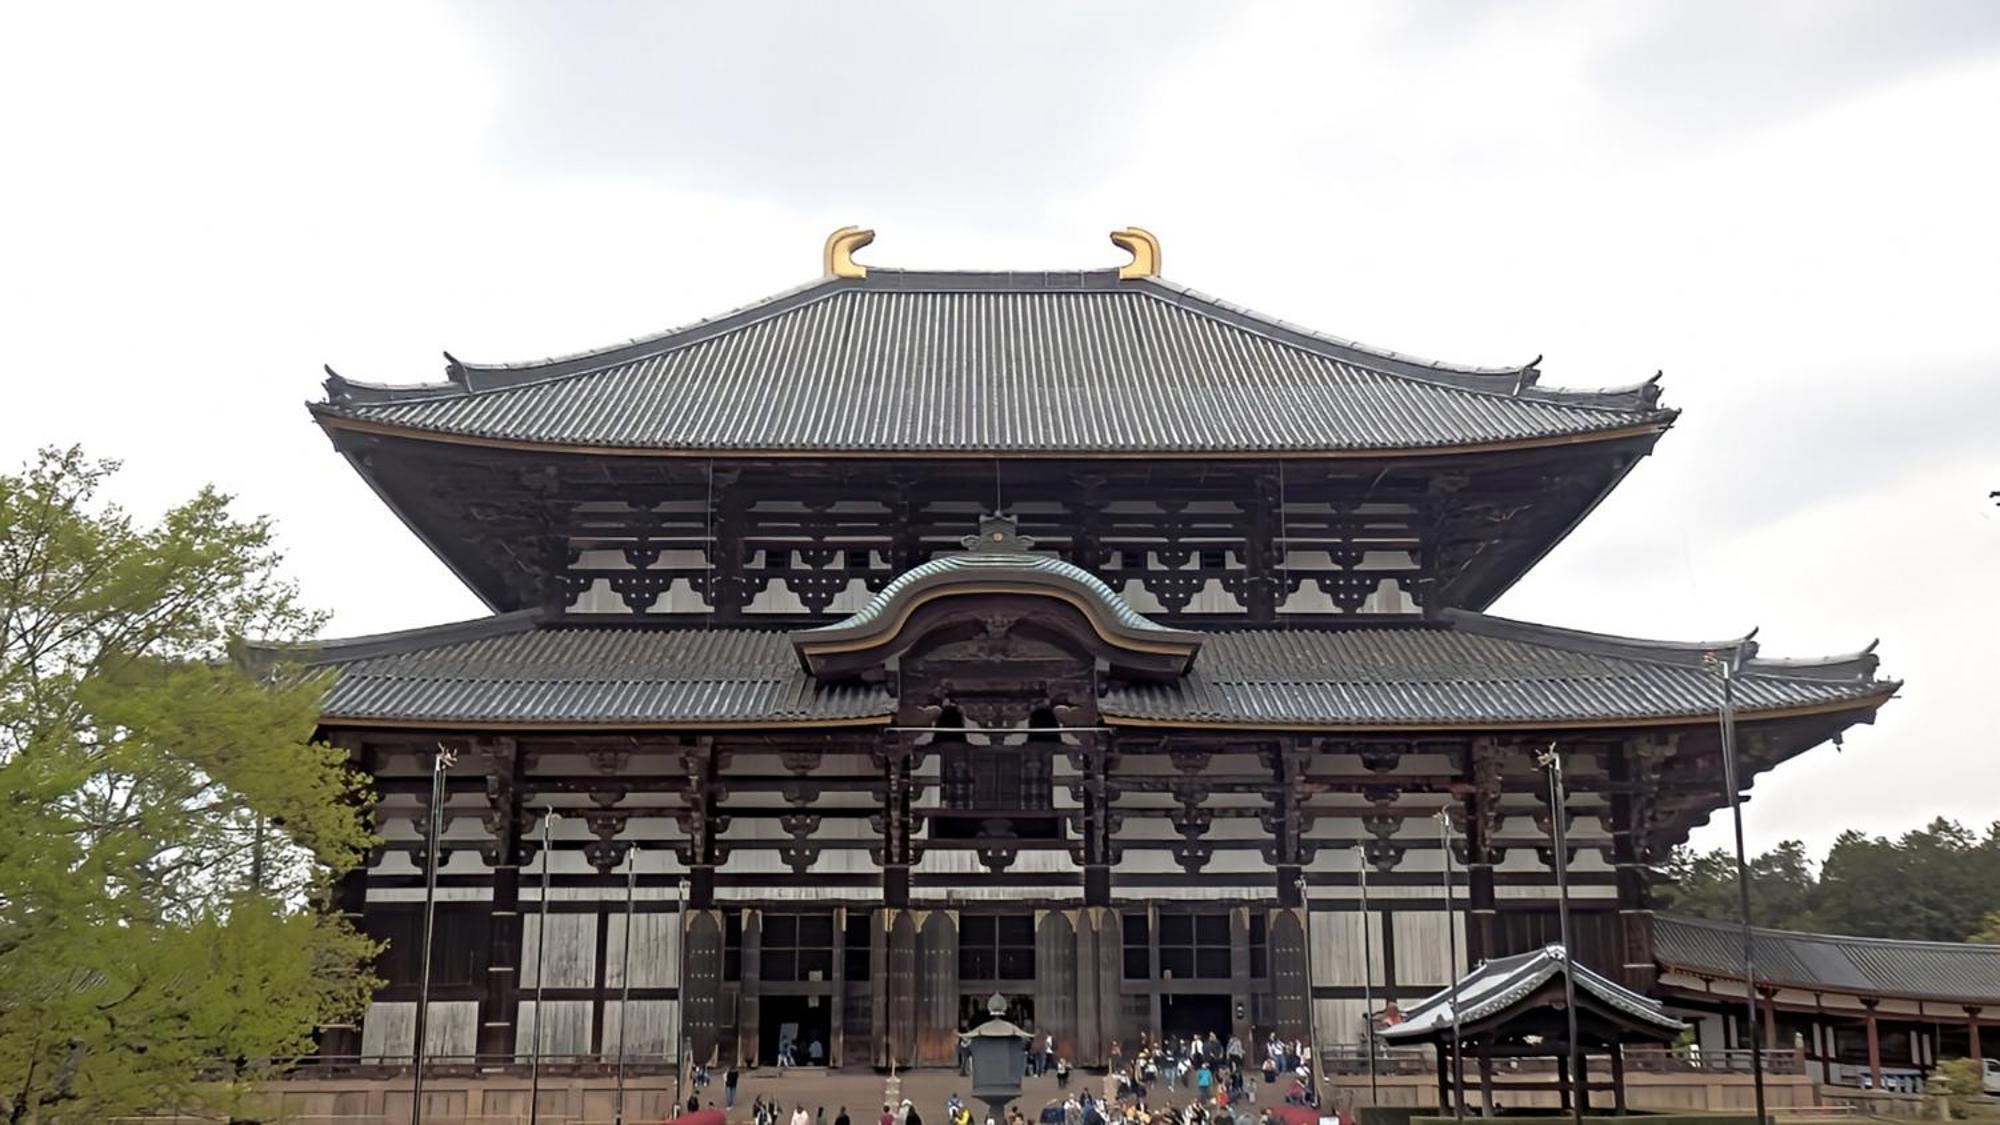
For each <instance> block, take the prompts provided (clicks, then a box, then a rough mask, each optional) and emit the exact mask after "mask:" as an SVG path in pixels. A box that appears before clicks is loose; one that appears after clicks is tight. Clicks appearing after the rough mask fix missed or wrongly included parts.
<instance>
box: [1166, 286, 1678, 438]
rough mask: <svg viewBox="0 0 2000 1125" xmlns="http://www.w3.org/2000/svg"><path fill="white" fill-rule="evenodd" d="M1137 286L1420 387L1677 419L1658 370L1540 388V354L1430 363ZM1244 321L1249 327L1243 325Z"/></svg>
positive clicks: (1193, 296) (1211, 300)
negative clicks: (1599, 384) (1492, 363)
mask: <svg viewBox="0 0 2000 1125" xmlns="http://www.w3.org/2000/svg"><path fill="white" fill-rule="evenodd" d="M1134 286H1135V288H1136V289H1137V290H1138V291H1140V292H1142V293H1145V294H1146V295H1148V296H1150V297H1151V298H1152V299H1154V300H1157V301H1162V302H1164V303H1166V304H1168V305H1171V306H1173V307H1175V308H1180V309H1188V310H1190V311H1192V312H1195V313H1196V315H1201V316H1208V317H1209V318H1210V319H1213V320H1216V321H1218V322H1220V323H1223V324H1227V325H1230V326H1231V327H1234V328H1237V329H1240V330H1242V331H1246V332H1252V333H1256V334H1258V335H1261V336H1264V337H1265V338H1266V339H1269V340H1271V341H1273V342H1274V343H1279V344H1285V345H1289V346H1291V347H1295V348H1300V349H1302V350H1304V351H1306V352H1308V353H1310V354H1313V355H1318V356H1322V357H1325V358H1328V359H1333V360H1336V361H1337V362H1342V363H1348V364H1351V365H1354V366H1358V367H1361V368H1363V369H1365V370H1368V371H1373V372H1375V373H1377V374H1381V375H1387V376H1390V377H1392V378H1399V379H1404V380H1407V381H1410V382H1416V383H1422V384H1425V385H1427V386H1434V387H1443V388H1446V389H1449V390H1458V391H1465V392H1467V393H1470V394H1478V395H1487V396H1490V397H1494V398H1500V399H1507V400H1509V401H1516V402H1519V401H1527V402H1539V403H1544V404H1547V405H1551V406H1565V407H1572V408H1574V409H1578V410H1597V411H1603V412H1605V413H1611V414H1632V413H1647V414H1669V415H1675V416H1678V415H1679V413H1680V412H1679V411H1678V410H1671V409H1665V408H1662V407H1660V406H1659V405H1658V401H1659V390H1658V385H1659V381H1660V378H1661V375H1660V373H1659V372H1655V373H1654V374H1653V375H1652V377H1650V378H1648V379H1644V380H1641V381H1639V382H1637V383H1632V384H1630V385H1628V386H1624V387H1604V388H1597V389H1586V388H1580V387H1579V388H1570V387H1541V386H1539V385H1538V381H1539V380H1540V378H1541V369H1540V367H1539V366H1538V365H1539V364H1540V363H1541V360H1542V357H1541V356H1536V357H1535V358H1534V359H1531V360H1529V361H1528V362H1527V363H1524V364H1520V365H1518V366H1513V367H1486V366H1472V365H1467V364H1456V363H1447V362H1445V361H1443V360H1436V359H1429V358H1426V357H1423V356H1417V355H1411V354H1409V353H1406V352H1398V351H1395V350H1393V349H1390V348H1382V347H1377V346H1374V345H1371V344H1364V343H1362V342H1360V341H1358V340H1350V339H1348V338H1346V337H1344V336H1336V335H1334V334H1333V333H1331V332H1323V331H1321V330H1319V329H1317V328H1308V327H1306V326H1305V325H1302V324H1294V323H1292V322H1291V321H1288V320H1285V319H1283V318H1281V317H1275V316H1271V315H1270V314H1268V313H1262V312H1258V311H1257V310H1256V309H1253V308H1250V307H1249V306H1247V305H1239V304H1236V303H1235V302H1233V301H1227V300H1224V299H1222V298H1220V297H1217V296H1214V295H1212V294H1209V293H1204V292H1202V291H1201V290H1198V289H1195V288H1193V287H1191V286H1186V285H1181V284H1179V283H1178V282H1172V281H1168V280H1166V279H1165V278H1161V277H1146V278H1138V279H1135V282H1134ZM1154 290H1165V291H1166V293H1167V294H1171V295H1172V298H1171V299H1170V298H1169V297H1168V296H1166V295H1163V294H1162V293H1159V292H1154ZM1246 321H1247V322H1248V323H1245V322H1246ZM1314 344H1321V345H1326V346H1329V347H1332V348H1334V349H1337V350H1340V351H1345V352H1353V353H1357V355H1328V354H1327V353H1326V352H1324V351H1321V350H1319V349H1317V348H1315V347H1313V346H1312V345H1314ZM1371 360H1372V361H1375V362H1378V363H1381V364H1384V365H1387V366H1383V367H1375V366H1370V362H1369V361H1371ZM1399 365H1400V366H1404V367H1409V368H1414V369H1415V370H1409V371H1404V370H1397V369H1396V367H1397V366H1399ZM1447 376H1459V377H1461V378H1463V379H1476V380H1481V381H1485V380H1494V381H1497V380H1502V379H1511V380H1512V381H1513V382H1512V386H1511V388H1509V389H1502V388H1499V387H1486V386H1477V385H1471V384H1468V383H1465V382H1458V381H1454V380H1452V379H1450V378H1446V377H1447ZM1529 392H1532V393H1529ZM1619 395H1631V396H1632V397H1633V399H1634V401H1633V402H1632V403H1631V404H1629V405H1621V404H1616V403H1608V402H1580V401H1575V399H1578V398H1611V397H1616V396H1619Z"/></svg>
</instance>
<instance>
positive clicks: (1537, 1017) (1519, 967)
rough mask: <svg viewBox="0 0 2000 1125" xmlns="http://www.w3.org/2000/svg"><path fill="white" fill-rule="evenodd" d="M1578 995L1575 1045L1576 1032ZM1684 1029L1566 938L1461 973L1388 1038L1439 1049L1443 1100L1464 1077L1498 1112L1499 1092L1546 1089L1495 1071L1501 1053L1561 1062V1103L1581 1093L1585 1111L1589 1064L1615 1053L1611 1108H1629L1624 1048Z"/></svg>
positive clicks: (1664, 1039)
mask: <svg viewBox="0 0 2000 1125" xmlns="http://www.w3.org/2000/svg"><path fill="white" fill-rule="evenodd" d="M1572 994H1573V995H1574V997H1575V1001H1576V1040H1575V1046H1574V1050H1572V1044H1571V1040H1570V1034H1569V1025H1570V1013H1569V1003H1570V996H1571V995H1572ZM1686 1026H1687V1025H1686V1024H1684V1023H1683V1022H1681V1021H1680V1020H1679V1019H1677V1018H1675V1017H1674V1016H1672V1015H1669V1014H1668V1013H1667V1011H1666V1010H1665V1008H1664V1007H1663V1006H1662V1005H1661V1004H1660V1002H1659V1001H1658V1000H1654V999H1652V998H1650V997H1647V996H1643V995H1640V994H1639V993H1637V992H1634V991H1632V990H1631V989H1629V988H1624V987H1622V986H1620V985H1618V984H1617V983H1615V982H1613V981H1611V980H1609V979H1607V978H1605V976H1604V975H1603V974H1601V973H1597V972H1594V971H1592V970H1591V969H1589V968H1588V967H1586V966H1584V965H1582V964H1580V963H1579V962H1577V961H1576V960H1574V959H1573V958H1571V957H1570V956H1569V953H1568V951H1567V950H1565V949H1564V948H1563V947H1562V946H1561V945H1560V944H1551V945H1545V946H1543V947H1542V948H1540V949H1534V950H1530V951H1528V952H1526V953H1517V954H1514V955H1513V956H1510V957H1498V958H1495V959H1493V960H1491V961H1486V962H1484V963H1482V964H1480V965H1479V966H1478V967H1476V968H1474V969H1473V970H1472V971H1471V972H1470V973H1468V974H1466V975H1465V977H1464V978H1463V979H1461V980H1459V981H1457V982H1455V983H1454V984H1452V985H1451V986H1448V987H1447V988H1445V989H1443V990H1441V991H1439V992H1438V993H1437V994H1435V995H1433V996H1429V997H1426V998H1425V999H1423V1000H1421V1001H1419V1002H1418V1003H1417V1005H1416V1006H1415V1007H1413V1008H1411V1009H1410V1011H1409V1015H1408V1016H1407V1017H1406V1018H1405V1019H1404V1020H1403V1021H1402V1022H1401V1023H1397V1024H1394V1025H1392V1026H1390V1027H1386V1028H1384V1029H1383V1030H1382V1033H1381V1034H1382V1039H1383V1040H1385V1041H1386V1042H1388V1043H1390V1044H1414V1043H1428V1044H1430V1045H1432V1046H1433V1047H1435V1048H1436V1050H1437V1057H1438V1068H1437V1072H1438V1097H1439V1102H1440V1104H1442V1105H1450V1104H1452V1099H1453V1097H1454V1089H1453V1085H1454V1082H1455V1081H1463V1082H1464V1086H1465V1092H1466V1096H1467V1101H1468V1102H1470V1100H1471V1097H1472V1095H1473V1094H1474V1093H1476V1094H1477V1095H1478V1098H1479V1106H1480V1109H1481V1111H1482V1113H1483V1114H1484V1115H1485V1116H1488V1117H1490V1116H1492V1115H1493V1113H1494V1109H1495V1106H1496V1105H1497V1104H1499V1103H1497V1102H1496V1100H1495V1095H1496V1093H1507V1092H1512V1091H1517V1090H1543V1089H1546V1088H1547V1086H1548V1083H1547V1082H1546V1081H1543V1080H1541V1079H1539V1078H1538V1079H1536V1080H1533V1081H1528V1082H1522V1081H1518V1080H1513V1079H1509V1078H1508V1077H1506V1076H1504V1075H1503V1076H1498V1077H1496V1075H1495V1073H1494V1066H1493V1064H1494V1061H1495V1060H1496V1059H1502V1060H1511V1059H1521V1058H1554V1059H1555V1060H1556V1075H1557V1078H1556V1084H1557V1087H1558V1089H1559V1090H1560V1093H1561V1099H1562V1101H1561V1104H1562V1107H1563V1108H1565V1109H1568V1108H1570V1106H1571V1104H1572V1100H1573V1099H1574V1100H1575V1101H1576V1102H1578V1103H1580V1105H1581V1107H1582V1108H1583V1109H1585V1110H1588V1109H1589V1108H1590V1104H1591V1089H1592V1087H1593V1085H1594V1084H1595V1079H1594V1078H1593V1077H1591V1076H1590V1075H1589V1070H1590V1066H1589V1061H1588V1060H1589V1059H1590V1058H1591V1057H1592V1056H1598V1057H1603V1058H1608V1059H1609V1060H1610V1068H1609V1069H1610V1078H1611V1083H1610V1092H1611V1095H1612V1106H1613V1108H1615V1109H1616V1110H1617V1111H1618V1112H1619V1113H1623V1112H1625V1110H1626V1098H1625V1046H1626V1044H1628V1043H1648V1044H1654V1045H1659V1044H1665V1043H1668V1042H1671V1041H1672V1040H1673V1039H1674V1037H1675V1036H1677V1035H1679V1034H1680V1032H1681V1030H1682V1029H1683V1028H1684V1027H1686ZM1468 1055H1470V1056H1471V1057H1472V1058H1473V1059H1474V1060H1475V1062H1476V1066H1477V1070H1478V1074H1477V1085H1476V1086H1475V1085H1474V1084H1473V1082H1472V1081H1471V1080H1469V1079H1467V1078H1466V1077H1465V1076H1464V1071H1465V1070H1469V1069H1471V1068H1470V1067H1466V1058H1467V1056H1468ZM1575 1059H1581V1060H1583V1072H1582V1073H1572V1061H1573V1060H1575ZM1461 1068H1463V1069H1461ZM1466 1108H1468V1109H1469V1108H1470V1106H1469V1105H1468V1106H1467V1107H1466Z"/></svg>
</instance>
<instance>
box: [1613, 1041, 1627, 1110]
mask: <svg viewBox="0 0 2000 1125" xmlns="http://www.w3.org/2000/svg"><path fill="white" fill-rule="evenodd" d="M1611 1110H1612V1112H1613V1113H1616V1114H1618V1115H1620V1116H1623V1115H1624V1113H1625V1044H1623V1043H1619V1042H1617V1041H1615V1040H1614V1041H1613V1042H1612V1044H1611Z"/></svg>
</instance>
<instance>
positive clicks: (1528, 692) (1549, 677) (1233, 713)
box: [1103, 610, 1893, 726]
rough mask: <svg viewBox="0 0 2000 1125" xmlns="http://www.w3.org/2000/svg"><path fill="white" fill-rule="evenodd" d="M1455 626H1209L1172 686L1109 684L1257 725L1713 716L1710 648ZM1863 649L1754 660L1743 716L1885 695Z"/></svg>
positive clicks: (1142, 703)
mask: <svg viewBox="0 0 2000 1125" xmlns="http://www.w3.org/2000/svg"><path fill="white" fill-rule="evenodd" d="M1443 618H1444V620H1445V622H1447V623H1449V624H1450V626H1451V627H1450V628H1393V629H1347V630H1327V629H1294V630H1288V631H1246V632H1228V633H1216V634H1214V635H1213V636H1210V637H1209V638H1208V640H1207V641H1206V642H1204V644H1203V646H1202V653H1201V656H1200V657H1199V658H1198V659H1197V660H1196V661H1195V666H1194V671H1193V672H1191V673H1190V674H1189V675H1187V676H1185V677H1183V678H1182V679H1181V680H1180V681H1178V682H1175V683H1161V684H1135V685H1129V686H1121V687H1118V688H1114V689H1113V690H1112V691H1111V693H1110V694H1109V695H1107V696H1106V697H1105V699H1104V701H1103V708H1104V711H1105V713H1107V714H1114V715H1117V716H1119V717H1121V718H1125V719H1129V720H1150V721H1155V722H1213V723H1240V724H1259V725H1278V726H1282V725H1286V724H1301V725H1333V724H1343V723H1344V724H1354V725H1386V726H1396V725H1408V726H1422V725H1425V724H1454V723H1476V722H1490V723H1524V724H1526V723H1539V722H1550V721H1561V722H1592V721H1603V722H1611V721H1618V720H1626V719H1640V720H1656V721H1657V720H1662V719H1672V718H1678V717H1686V718H1699V717H1703V716H1707V715H1713V714H1714V713H1715V711H1716V707H1717V704H1718V695H1719V691H1720V684H1719V678H1718V677H1717V675H1716V673H1715V672H1714V671H1712V670H1711V669H1709V668H1707V667H1704V666H1703V664H1702V660H1701V657H1702V654H1703V653H1704V652H1706V651H1712V650H1713V648H1714V647H1716V646H1701V645H1677V644H1668V643H1662V642H1656V641H1638V640H1631V639H1627V638H1621V637H1606V636H1601V635H1597V634H1590V633H1579V632H1575V631H1571V630H1565V629H1554V628H1549V627H1547V626H1540V625H1530V624H1527V623H1524V622H1516V621H1508V620H1505V619H1503V618H1496V617H1488V616H1486V615H1484V614H1477V613H1470V612H1465V611H1459V610H1448V611H1446V612H1445V613H1444V614H1443ZM1874 668H1875V660H1874V658H1873V657H1872V656H1869V655H1863V656H1858V657H1854V658H1848V659H1836V660H1831V661H1824V662H1817V663H1804V662H1800V663H1787V662H1779V661H1752V662H1750V664H1749V665H1748V666H1747V667H1746V669H1745V671H1744V674H1742V675H1741V676H1739V677H1738V678H1737V682H1736V705H1737V707H1738V708H1739V710H1741V711H1742V712H1744V713H1752V712H1757V711H1777V710H1787V709H1791V708H1797V707H1811V706H1814V705H1818V704H1837V703H1840V702H1842V701H1847V700H1854V699H1858V698H1861V697H1864V696H1867V695H1871V694H1875V693H1879V692H1882V691H1885V690H1888V689H1889V688H1890V687H1892V686H1893V685H1889V684H1885V683H1882V682H1879V681H1876V680H1875V679H1874Z"/></svg>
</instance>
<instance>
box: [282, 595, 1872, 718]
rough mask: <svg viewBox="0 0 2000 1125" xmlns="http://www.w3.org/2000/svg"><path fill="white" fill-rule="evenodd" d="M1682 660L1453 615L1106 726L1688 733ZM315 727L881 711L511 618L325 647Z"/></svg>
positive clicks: (850, 690) (737, 650) (1249, 637)
mask: <svg viewBox="0 0 2000 1125" xmlns="http://www.w3.org/2000/svg"><path fill="white" fill-rule="evenodd" d="M1692 652H1693V650H1692V649H1687V648H1683V647H1680V646H1672V645H1658V644H1652V643H1649V642H1639V641H1627V640H1622V639H1617V638H1602V637H1597V638H1593V637H1591V636H1590V635H1588V634H1575V633H1568V632H1565V631H1562V630H1553V629H1544V628H1542V627H1539V626H1531V625H1523V624H1519V623H1515V622H1507V621H1502V620H1499V619H1496V618H1490V617H1484V616H1482V615H1479V614H1470V613H1460V614H1454V615H1452V616H1451V618H1450V622H1449V627H1444V626H1411V627H1405V628H1360V629H1350V630H1324V629H1310V630H1308V629H1299V630H1294V631H1290V632H1217V633H1212V634H1209V635H1208V636H1207V638H1206V640H1205V642H1204V645H1203V647H1202V651H1201V653H1200V655H1199V656H1198V657H1197V659H1196V661H1195V669H1194V671H1193V672H1192V673H1190V674H1189V675H1188V676H1187V677H1185V678H1184V679H1183V680H1182V681H1181V682H1180V683H1178V684H1169V685H1165V686H1158V685H1145V684H1121V685H1118V686H1114V687H1113V688H1112V689H1111V690H1110V691H1109V693H1108V694H1106V695H1105V696H1104V697H1103V699H1102V700H1101V701H1100V706H1101V709H1102V711H1103V713H1104V715H1105V716H1106V718H1107V719H1108V720H1110V721H1112V722H1118V721H1121V720H1123V721H1127V722H1132V721H1151V722H1160V723H1178V722H1212V723H1223V724H1231V725H1276V726H1286V725H1296V726H1305V727H1311V726H1319V727H1341V726H1409V727H1411V728H1417V729H1421V728H1423V727H1426V726H1450V725H1480V724H1486V723H1510V724H1542V723H1546V724H1549V725H1564V724H1575V723H1590V722H1606V723H1611V722H1618V721H1623V720H1635V721H1643V720H1655V721H1658V720H1662V719H1672V718H1676V717H1685V718H1688V719H1699V718H1702V717H1704V716H1707V715H1712V714H1714V711H1715V702H1716V677H1715V676H1714V674H1713V673H1712V672H1709V671H1707V670H1705V669H1703V668H1702V667H1701V666H1700V665H1699V662H1698V660H1696V659H1693V658H1691V653H1692ZM315 659H316V661H317V662H318V663H322V664H327V665H331V666H334V667H337V668H338V669H339V678H338V681H337V683H336V684H335V686H334V687H333V688H332V690H331V693H330V694H329V696H328V699H327V703H326V708H325V716H326V718H327V720H328V721H332V722H341V723H354V724H363V723H367V722H370V721H381V722H388V721H395V722H405V723H439V724H453V723H467V722H482V723H523V724H537V725H562V724H571V723H574V724H577V725H590V724H610V723H617V724H634V725H644V724H648V723H659V724H700V723H707V722H714V723H725V722H755V723H784V722H797V721H831V720H838V719H858V718H864V717H879V718H883V719H886V718H887V717H888V716H889V715H890V714H891V713H892V712H893V710H894V707H893V701H892V700H891V699H890V698H889V696H888V695H887V693H886V692H884V691H883V690H881V689H880V688H876V687H870V686H862V685H857V684H845V683H829V684H821V683H819V682H818V681H816V680H814V679H813V678H812V677H811V676H810V675H809V674H807V673H806V671H805V670H804V669H803V668H801V667H800V664H799V659H798V656H797V654H796V652H795V651H794V650H793V646H792V641H791V635H790V634H787V633H785V632H780V631H775V630H774V631H769V632H760V631H750V630H729V629H718V630H707V629H702V628H699V627H690V626H686V625H680V626H668V625H651V624H649V625H630V624H596V623H585V622H582V621H579V620H578V619H575V618H571V619H567V620H565V621H561V622H553V623H542V622H537V621H536V620H535V619H534V617H533V616H532V615H529V614H510V615H506V616H502V617H495V618H489V619H486V620H485V621H481V622H472V623H467V624H465V625H461V626H449V627H444V628H441V629H437V630H416V631H413V632H411V633H406V634H398V635H394V636H388V637H381V638H363V639H360V640H357V641H350V642H334V643H330V644H328V645H327V646H325V647H324V648H322V649H321V650H320V651H319V653H318V655H317V657H316V658H315ZM1873 669H1874V660H1873V658H1872V657H1857V658H1849V659H1845V660H1835V661H1828V662H1823V663H1821V664H1817V665H1786V664H1773V665H1770V666H1768V667H1767V666H1766V665H1765V663H1764V662H1752V664H1751V665H1750V666H1749V667H1748V668H1746V669H1745V671H1744V673H1743V674H1742V675H1741V676H1739V678H1738V693H1737V694H1738V700H1739V706H1740V707H1741V708H1742V711H1743V713H1744V714H1746V715H1752V716H1754V715H1755V714H1757V713H1759V712H1769V711H1778V710H1785V709H1789V708H1795V707H1802V706H1813V705H1819V704H1827V705H1841V704H1855V705H1867V704H1868V703H1871V702H1879V700H1880V698H1881V697H1883V696H1885V695H1886V693H1887V692H1888V691H1890V690H1893V688H1894V686H1895V685H1894V684H1893V683H1890V682H1887V681H1878V680H1876V679H1874V677H1873Z"/></svg>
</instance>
